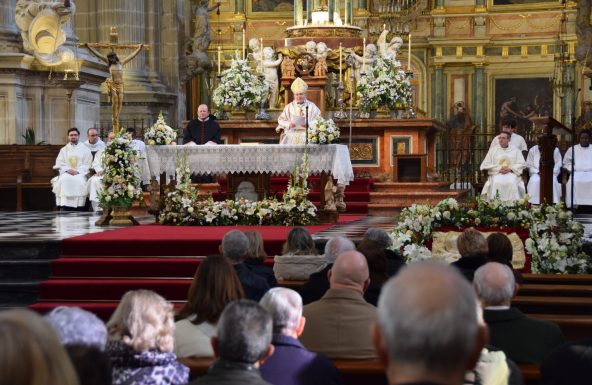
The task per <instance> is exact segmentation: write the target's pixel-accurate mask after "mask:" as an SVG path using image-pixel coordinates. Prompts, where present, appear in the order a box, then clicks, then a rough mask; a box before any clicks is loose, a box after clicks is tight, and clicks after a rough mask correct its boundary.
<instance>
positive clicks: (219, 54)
mask: <svg viewBox="0 0 592 385" xmlns="http://www.w3.org/2000/svg"><path fill="white" fill-rule="evenodd" d="M221 56H222V52H221V49H220V46H218V75H220V58H221Z"/></svg>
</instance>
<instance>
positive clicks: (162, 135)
mask: <svg viewBox="0 0 592 385" xmlns="http://www.w3.org/2000/svg"><path fill="white" fill-rule="evenodd" d="M176 139H177V133H176V132H175V130H173V129H172V128H171V127H169V126H167V124H166V122H165V121H164V117H163V116H162V111H160V114H159V115H158V119H157V120H156V123H154V124H153V125H152V127H150V128H149V129H148V131H146V133H145V134H144V141H145V142H146V144H147V145H153V146H162V145H165V144H177V143H176V142H175V140H176Z"/></svg>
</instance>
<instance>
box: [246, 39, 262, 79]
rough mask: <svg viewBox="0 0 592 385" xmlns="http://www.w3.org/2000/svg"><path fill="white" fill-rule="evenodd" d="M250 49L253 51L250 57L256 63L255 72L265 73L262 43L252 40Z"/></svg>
mask: <svg viewBox="0 0 592 385" xmlns="http://www.w3.org/2000/svg"><path fill="white" fill-rule="evenodd" d="M249 48H250V49H251V53H249V55H248V56H250V57H251V59H252V60H253V61H254V62H255V70H256V71H257V72H259V73H263V70H262V68H261V50H262V49H263V47H261V42H260V41H259V39H257V38H255V37H254V38H251V39H250V40H249Z"/></svg>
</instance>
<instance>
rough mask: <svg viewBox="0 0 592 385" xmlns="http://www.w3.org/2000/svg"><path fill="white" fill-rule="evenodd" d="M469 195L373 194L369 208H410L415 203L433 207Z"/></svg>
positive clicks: (452, 192) (448, 192) (458, 192)
mask: <svg viewBox="0 0 592 385" xmlns="http://www.w3.org/2000/svg"><path fill="white" fill-rule="evenodd" d="M468 193H469V190H445V191H390V192H372V193H370V204H369V207H370V206H372V205H373V204H378V203H381V204H392V205H397V207H408V206H411V205H412V204H414V203H416V204H430V205H433V204H436V203H438V202H440V201H441V200H442V199H446V198H455V199H457V200H459V199H462V198H464V197H466V196H467V194H468Z"/></svg>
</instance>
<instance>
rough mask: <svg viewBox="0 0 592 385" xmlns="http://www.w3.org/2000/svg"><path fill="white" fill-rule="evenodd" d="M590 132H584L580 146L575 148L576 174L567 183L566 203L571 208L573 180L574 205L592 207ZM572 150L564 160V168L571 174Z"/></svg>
mask: <svg viewBox="0 0 592 385" xmlns="http://www.w3.org/2000/svg"><path fill="white" fill-rule="evenodd" d="M591 136H592V133H591V132H590V130H582V132H581V133H580V144H577V145H575V146H574V147H573V151H574V155H573V159H574V174H573V175H570V178H569V180H568V181H567V189H566V197H565V202H566V203H567V207H571V178H573V180H574V205H575V206H578V205H592V147H590V137H591ZM571 160H572V148H571V147H570V148H568V149H567V151H566V152H565V156H564V158H563V168H564V169H566V170H567V171H568V172H571Z"/></svg>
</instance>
